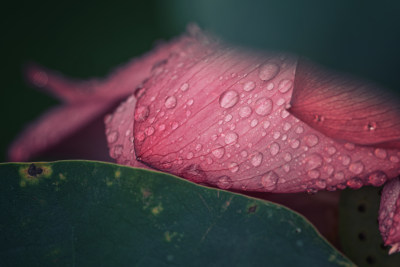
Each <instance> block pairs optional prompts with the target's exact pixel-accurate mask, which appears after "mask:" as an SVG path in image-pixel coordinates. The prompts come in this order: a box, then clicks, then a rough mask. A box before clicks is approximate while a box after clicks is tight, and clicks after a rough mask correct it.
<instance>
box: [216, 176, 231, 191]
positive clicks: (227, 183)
mask: <svg viewBox="0 0 400 267" xmlns="http://www.w3.org/2000/svg"><path fill="white" fill-rule="evenodd" d="M217 186H218V187H219V188H221V189H229V188H231V187H232V180H231V178H230V177H229V176H226V175H224V176H221V177H219V178H218V182H217Z"/></svg>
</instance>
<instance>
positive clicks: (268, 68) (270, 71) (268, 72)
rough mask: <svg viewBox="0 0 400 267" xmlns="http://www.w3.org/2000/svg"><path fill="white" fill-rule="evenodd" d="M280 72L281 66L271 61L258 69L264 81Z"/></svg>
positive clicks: (259, 75)
mask: <svg viewBox="0 0 400 267" xmlns="http://www.w3.org/2000/svg"><path fill="white" fill-rule="evenodd" d="M278 73H279V66H278V65H277V64H275V63H272V62H269V63H265V64H263V65H261V66H260V68H259V70H258V77H259V78H260V79H261V80H263V81H269V80H271V79H273V78H274V77H275V76H276V75H277V74H278Z"/></svg>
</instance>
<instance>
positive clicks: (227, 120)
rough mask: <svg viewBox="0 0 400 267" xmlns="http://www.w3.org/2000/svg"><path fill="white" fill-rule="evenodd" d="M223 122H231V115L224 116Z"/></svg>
mask: <svg viewBox="0 0 400 267" xmlns="http://www.w3.org/2000/svg"><path fill="white" fill-rule="evenodd" d="M224 120H225V122H229V121H231V120H232V115H231V114H228V115H226V116H225V119H224Z"/></svg>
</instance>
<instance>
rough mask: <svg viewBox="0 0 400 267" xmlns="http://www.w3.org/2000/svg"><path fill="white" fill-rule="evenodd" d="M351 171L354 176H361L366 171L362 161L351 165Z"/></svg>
mask: <svg viewBox="0 0 400 267" xmlns="http://www.w3.org/2000/svg"><path fill="white" fill-rule="evenodd" d="M349 170H350V171H351V172H352V173H354V174H360V173H362V171H363V170H364V164H362V163H361V162H360V161H357V162H354V163H352V164H350V166H349Z"/></svg>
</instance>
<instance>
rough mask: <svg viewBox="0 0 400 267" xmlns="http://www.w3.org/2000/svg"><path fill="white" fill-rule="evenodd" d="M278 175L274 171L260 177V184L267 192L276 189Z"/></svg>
mask: <svg viewBox="0 0 400 267" xmlns="http://www.w3.org/2000/svg"><path fill="white" fill-rule="evenodd" d="M278 179H279V177H278V175H277V174H276V173H275V172H274V171H269V172H267V173H264V174H263V175H261V184H262V186H264V187H265V189H267V190H268V191H272V190H274V189H275V188H276V183H277V182H278Z"/></svg>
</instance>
